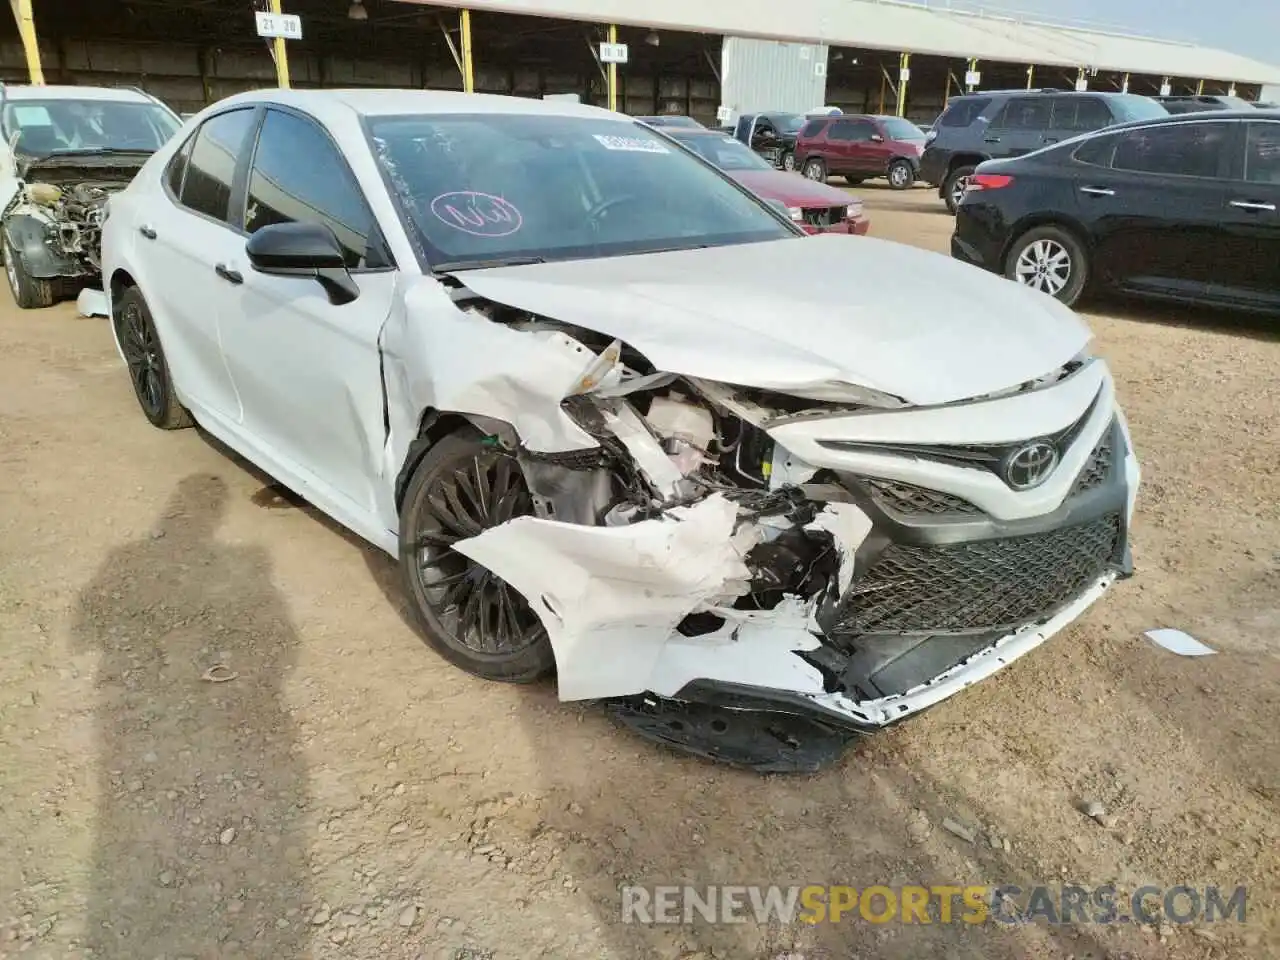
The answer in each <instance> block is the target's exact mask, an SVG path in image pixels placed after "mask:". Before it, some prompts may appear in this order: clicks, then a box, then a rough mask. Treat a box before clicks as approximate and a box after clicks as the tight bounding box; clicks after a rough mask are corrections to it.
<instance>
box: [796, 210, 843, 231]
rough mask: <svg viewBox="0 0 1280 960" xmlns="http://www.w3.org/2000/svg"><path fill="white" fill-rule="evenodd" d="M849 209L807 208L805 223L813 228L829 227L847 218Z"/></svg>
mask: <svg viewBox="0 0 1280 960" xmlns="http://www.w3.org/2000/svg"><path fill="white" fill-rule="evenodd" d="M848 209H849V208H848V207H847V206H843V207H805V208H804V222H805V223H807V224H808V225H809V226H811V227H829V226H831V225H832V224H836V223H839V222H840V221H841V220H843V219H844V218H845V211H846V210H848Z"/></svg>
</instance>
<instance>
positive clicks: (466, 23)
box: [462, 7, 476, 93]
mask: <svg viewBox="0 0 1280 960" xmlns="http://www.w3.org/2000/svg"><path fill="white" fill-rule="evenodd" d="M462 89H463V90H465V91H466V92H467V93H475V92H476V70H475V66H474V64H473V62H472V59H471V11H470V10H468V9H467V8H466V7H463V9H462Z"/></svg>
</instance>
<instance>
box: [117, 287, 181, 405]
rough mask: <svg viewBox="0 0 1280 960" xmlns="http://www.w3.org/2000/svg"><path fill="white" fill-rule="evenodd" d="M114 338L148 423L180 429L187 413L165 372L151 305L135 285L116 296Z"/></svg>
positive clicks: (167, 371)
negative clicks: (117, 301)
mask: <svg viewBox="0 0 1280 960" xmlns="http://www.w3.org/2000/svg"><path fill="white" fill-rule="evenodd" d="M115 326H116V340H117V342H118V343H119V344H120V352H121V353H123V354H124V360H125V363H126V364H128V367H129V379H130V381H132V383H133V393H134V396H136V397H137V398H138V405H139V406H140V407H142V412H143V414H144V415H145V416H146V418H147V419H148V420H150V421H151V424H152V426H156V427H159V428H160V429H161V430H181V429H182V428H183V427H189V426H191V423H192V420H191V414H190V413H188V412H187V408H186V407H184V406H183V405H182V403H181V402H180V401H179V400H178V394H177V392H176V391H175V390H174V388H173V377H172V375H171V374H170V373H169V362H168V360H166V359H165V356H164V349H163V348H162V347H161V346H160V335H159V334H158V333H156V325H155V322H154V321H153V320H152V319H151V309H150V308H149V307H148V306H147V301H146V300H145V299H144V298H143V296H142V291H141V290H139V289H138V288H137V287H129V288H128V289H127V290H125V291H124V293H123V294H121V296H120V303H119V305H118V306H117V308H116V316H115Z"/></svg>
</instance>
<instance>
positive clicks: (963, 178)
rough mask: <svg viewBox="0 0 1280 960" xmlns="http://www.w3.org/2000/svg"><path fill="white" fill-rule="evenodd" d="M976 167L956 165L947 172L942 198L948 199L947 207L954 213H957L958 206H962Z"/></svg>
mask: <svg viewBox="0 0 1280 960" xmlns="http://www.w3.org/2000/svg"><path fill="white" fill-rule="evenodd" d="M974 169H975V168H973V167H956V168H955V169H954V170H952V171H951V172H950V173H949V174H947V180H946V182H945V183H944V184H943V185H942V199H943V200H945V201H946V204H947V209H948V210H950V211H951V212H952V213H955V212H956V207H958V206H960V201H961V200H962V199H963V198H964V191H965V188H966V187H968V186H969V178H970V177H972V176H973V171H974Z"/></svg>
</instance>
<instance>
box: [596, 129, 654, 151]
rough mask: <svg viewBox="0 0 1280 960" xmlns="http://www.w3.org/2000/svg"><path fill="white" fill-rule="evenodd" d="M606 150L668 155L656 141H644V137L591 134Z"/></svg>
mask: <svg viewBox="0 0 1280 960" xmlns="http://www.w3.org/2000/svg"><path fill="white" fill-rule="evenodd" d="M592 136H594V137H595V138H596V139H597V140H599V141H600V144H601V145H602V146H603V147H604V148H605V149H606V150H629V151H631V152H632V153H670V152H671V151H670V150H668V149H667V148H666V147H665V146H663V145H662V144H661V143H659V142H658V141H657V140H646V139H645V138H644V137H616V136H612V135H606V134H599V133H595V134H592Z"/></svg>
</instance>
